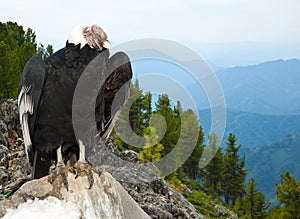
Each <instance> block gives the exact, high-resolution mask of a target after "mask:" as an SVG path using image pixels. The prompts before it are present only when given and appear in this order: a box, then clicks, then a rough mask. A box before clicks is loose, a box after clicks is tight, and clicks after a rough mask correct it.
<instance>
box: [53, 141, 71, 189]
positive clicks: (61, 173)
mask: <svg viewBox="0 0 300 219" xmlns="http://www.w3.org/2000/svg"><path fill="white" fill-rule="evenodd" d="M56 153H57V165H56V167H55V168H53V169H51V170H50V173H49V177H48V182H49V183H50V184H52V185H53V184H54V182H55V181H56V180H58V187H59V188H58V189H60V188H61V185H62V184H63V185H64V187H65V188H66V190H67V191H69V184H68V179H67V176H68V171H71V168H70V167H68V166H66V165H65V164H64V163H63V161H62V154H61V146H60V147H59V148H58V149H57V151H56ZM56 185H57V184H56ZM54 186H55V185H54Z"/></svg>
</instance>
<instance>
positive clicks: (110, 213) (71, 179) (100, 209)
mask: <svg viewBox="0 0 300 219" xmlns="http://www.w3.org/2000/svg"><path fill="white" fill-rule="evenodd" d="M94 180H95V181H94V185H93V187H92V188H91V189H88V186H89V182H88V180H87V177H86V176H83V177H78V178H77V179H75V175H74V174H73V173H69V174H68V183H69V191H67V190H66V189H65V188H64V187H63V186H62V187H60V188H59V190H56V189H55V186H52V185H51V184H50V183H49V182H48V177H47V176H46V177H43V178H41V179H38V180H32V181H30V182H27V183H25V184H24V185H22V187H21V188H20V189H19V190H18V191H16V192H15V194H14V195H13V196H12V197H11V199H10V200H5V201H1V202H0V217H1V216H3V215H4V214H5V212H7V211H8V213H9V214H12V213H11V212H13V210H7V209H8V208H13V209H15V211H16V212H17V211H18V209H17V210H16V208H17V207H18V206H19V207H18V208H22V206H24V205H25V206H29V207H32V206H34V203H35V202H36V206H39V202H38V200H45V202H44V204H45V203H47V204H48V205H49V203H50V204H53V203H56V204H57V205H58V204H59V203H60V205H69V207H70V208H71V209H72V208H73V209H74V212H73V213H74V215H76V214H79V215H78V217H76V218H91V219H93V218H95V219H96V218H97V219H98V218H99V219H101V218H103V219H104V218H125V219H126V218H128V219H134V218H137V219H143V218H150V217H149V216H148V215H147V214H146V213H145V212H144V211H143V210H142V209H141V208H140V207H139V205H138V204H137V203H136V202H135V201H134V200H133V199H132V198H131V196H130V195H129V194H128V193H127V192H126V190H125V189H124V188H123V187H122V186H121V185H120V183H118V182H117V181H116V180H115V179H114V178H113V177H112V176H111V175H110V174H109V173H107V172H103V173H102V174H101V175H100V177H99V176H98V175H96V174H94ZM57 191H58V192H57ZM24 203H25V204H24ZM49 206H52V205H49ZM23 208H24V207H23ZM48 210H50V209H48ZM49 212H51V211H49ZM76 212H77V213H76ZM66 213H67V214H69V213H72V212H66ZM38 215H39V216H40V215H42V212H40V214H38ZM39 218H40V217H39Z"/></svg>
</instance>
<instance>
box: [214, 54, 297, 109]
mask: <svg viewBox="0 0 300 219" xmlns="http://www.w3.org/2000/svg"><path fill="white" fill-rule="evenodd" d="M217 75H218V78H219V80H220V82H221V84H222V87H223V90H224V93H225V98H226V103H227V106H228V108H234V109H238V110H242V111H247V112H256V113H262V114H299V112H300V84H299V83H298V82H299V81H300V60H298V59H290V60H285V61H284V60H282V59H280V60H276V61H270V62H264V63H261V64H258V65H252V66H243V67H234V68H229V69H225V70H221V71H218V72H217Z"/></svg>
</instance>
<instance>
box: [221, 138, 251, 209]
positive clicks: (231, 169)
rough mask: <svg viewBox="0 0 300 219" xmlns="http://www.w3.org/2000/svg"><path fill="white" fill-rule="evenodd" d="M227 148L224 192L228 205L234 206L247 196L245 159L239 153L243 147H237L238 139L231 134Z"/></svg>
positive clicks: (223, 182)
mask: <svg viewBox="0 0 300 219" xmlns="http://www.w3.org/2000/svg"><path fill="white" fill-rule="evenodd" d="M226 144H227V148H226V153H225V156H224V175H223V180H222V190H223V195H224V199H225V203H226V204H234V202H235V200H237V199H239V198H240V199H241V198H242V197H243V195H244V194H245V188H244V181H245V178H246V175H247V170H245V157H242V158H241V157H240V156H239V155H238V151H239V149H240V148H241V145H238V146H237V145H236V137H235V135H233V134H231V133H230V134H229V136H228V138H227V142H226Z"/></svg>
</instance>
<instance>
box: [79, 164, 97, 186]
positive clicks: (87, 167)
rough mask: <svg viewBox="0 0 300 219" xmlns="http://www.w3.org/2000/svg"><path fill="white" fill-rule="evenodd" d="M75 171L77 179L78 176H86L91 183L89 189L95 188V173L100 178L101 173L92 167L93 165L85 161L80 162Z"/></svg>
mask: <svg viewBox="0 0 300 219" xmlns="http://www.w3.org/2000/svg"><path fill="white" fill-rule="evenodd" d="M74 169H75V172H76V176H75V179H76V178H77V177H78V176H84V175H86V176H87V178H88V181H89V189H91V188H92V187H93V184H94V177H93V172H95V173H96V174H98V175H99V176H100V174H101V173H100V171H99V170H98V169H97V168H96V167H94V166H92V165H91V164H89V163H87V162H85V161H80V160H78V161H77V162H76V163H75V165H74Z"/></svg>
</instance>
